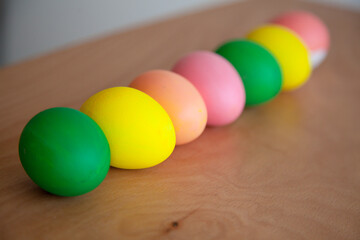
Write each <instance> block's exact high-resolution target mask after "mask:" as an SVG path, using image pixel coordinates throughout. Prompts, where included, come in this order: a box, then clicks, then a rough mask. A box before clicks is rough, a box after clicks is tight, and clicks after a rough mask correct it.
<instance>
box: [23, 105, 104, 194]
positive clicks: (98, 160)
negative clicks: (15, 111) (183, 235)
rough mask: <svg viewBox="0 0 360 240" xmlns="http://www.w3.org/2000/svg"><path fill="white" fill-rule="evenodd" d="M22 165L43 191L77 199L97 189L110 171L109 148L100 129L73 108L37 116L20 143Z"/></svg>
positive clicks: (25, 129) (52, 110)
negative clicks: (76, 197) (78, 196)
mask: <svg viewBox="0 0 360 240" xmlns="http://www.w3.org/2000/svg"><path fill="white" fill-rule="evenodd" d="M19 155H20V161H21V163H22V166H23V167H24V169H25V171H26V173H27V174H28V175H29V177H30V178H31V179H32V180H33V181H34V182H35V183H36V184H37V185H39V186H40V187H41V188H42V189H44V190H45V191H47V192H50V193H52V194H55V195H60V196H77V195H81V194H84V193H87V192H89V191H91V190H93V189H95V188H96V187H97V186H98V185H99V184H100V183H101V182H102V181H103V180H104V178H105V176H106V174H107V172H108V171H109V168H110V148H109V144H108V141H107V139H106V137H105V135H104V133H103V131H102V130H101V129H100V127H99V126H98V125H97V124H96V123H95V122H94V121H93V120H92V119H91V118H90V117H88V116H87V115H85V114H84V113H82V112H80V111H77V110H75V109H71V108H50V109H47V110H45V111H43V112H40V113H39V114H37V115H36V116H34V117H33V118H32V119H31V120H30V121H29V122H28V123H27V125H26V126H25V128H24V130H23V131H22V134H21V137H20V142H19Z"/></svg>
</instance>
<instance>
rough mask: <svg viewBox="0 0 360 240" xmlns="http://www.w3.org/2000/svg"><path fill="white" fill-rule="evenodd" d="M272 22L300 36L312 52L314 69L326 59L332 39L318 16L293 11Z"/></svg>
mask: <svg viewBox="0 0 360 240" xmlns="http://www.w3.org/2000/svg"><path fill="white" fill-rule="evenodd" d="M270 22H271V23H275V24H279V25H282V26H284V27H287V28H289V29H291V30H293V31H294V32H296V33H297V34H298V36H299V37H300V38H301V39H302V40H303V41H304V43H305V44H306V46H307V47H308V49H309V51H310V55H311V63H312V66H313V67H317V66H318V65H319V64H320V63H321V62H322V61H323V60H324V59H325V57H326V55H327V52H328V49H329V45H330V37H329V32H328V29H327V27H326V26H325V24H324V23H323V22H322V21H321V19H319V18H318V17H317V16H315V15H314V14H312V13H309V12H305V11H291V12H286V13H284V14H282V15H280V16H278V17H276V18H274V19H272V20H271V21H270Z"/></svg>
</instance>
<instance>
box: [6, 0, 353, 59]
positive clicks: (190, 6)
mask: <svg viewBox="0 0 360 240" xmlns="http://www.w3.org/2000/svg"><path fill="white" fill-rule="evenodd" d="M231 1H236V0H0V66H3V65H6V64H11V63H15V62H18V61H21V60H24V59H28V58H31V57H35V56H37V55H41V54H44V53H46V52H48V51H52V50H55V49H57V48H60V47H64V46H67V45H69V44H73V43H77V42H80V41H83V40H85V39H88V38H91V37H96V36H100V35H101V34H106V33H109V32H111V31H115V30H116V31H119V30H122V29H126V28H130V27H133V26H135V25H138V24H142V23H144V22H147V21H154V20H158V19H162V18H166V17H169V16H172V15H174V14H181V13H183V12H188V11H197V10H200V9H202V8H207V7H212V6H214V5H217V4H223V3H226V2H231ZM313 1H318V2H325V3H330V4H332V3H333V4H337V5H342V6H343V7H351V8H352V9H354V8H355V9H358V10H360V0H313Z"/></svg>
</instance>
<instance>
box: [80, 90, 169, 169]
mask: <svg viewBox="0 0 360 240" xmlns="http://www.w3.org/2000/svg"><path fill="white" fill-rule="evenodd" d="M81 111H82V112H83V113H85V114H87V115H88V116H90V117H91V118H92V119H93V120H95V122H97V124H98V125H99V126H100V127H101V129H102V130H103V131H104V133H105V136H106V137H107V139H108V141H109V145H110V152H111V163H110V164H111V166H113V167H117V168H125V169H141V168H148V167H152V166H155V165H157V164H159V163H161V162H163V161H164V160H165V159H166V158H167V157H169V156H170V154H171V153H172V151H173V150H174V147H175V131H174V127H173V124H172V122H171V119H170V117H169V115H168V114H167V113H166V111H165V110H164V109H163V108H162V107H161V106H160V104H158V103H157V102H156V101H155V100H154V99H152V98H151V97H150V96H148V95H147V94H145V93H143V92H141V91H139V90H136V89H133V88H129V87H114V88H108V89H105V90H102V91H101V92H98V93H96V94H95V95H93V96H91V97H90V98H89V99H88V100H87V101H86V102H85V103H84V104H83V105H82V107H81Z"/></svg>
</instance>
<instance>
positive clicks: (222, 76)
mask: <svg viewBox="0 0 360 240" xmlns="http://www.w3.org/2000/svg"><path fill="white" fill-rule="evenodd" d="M173 71H174V72H176V73H178V74H180V75H182V76H184V77H185V78H186V79H187V80H189V81H190V82H191V83H192V84H193V85H194V86H195V87H196V88H197V90H198V91H199V92H200V94H201V96H202V97H203V99H204V101H205V104H206V108H207V112H208V122H207V124H208V125H210V126H222V125H226V124H229V123H231V122H233V121H235V120H236V119H237V118H238V117H239V116H240V114H241V112H242V111H243V109H244V105H245V90H244V85H243V83H242V80H241V78H240V76H239V74H238V72H237V71H236V70H235V68H234V67H233V66H232V65H231V63H229V62H228V61H227V60H226V59H225V58H223V57H221V56H220V55H218V54H216V53H213V52H208V51H197V52H193V53H190V54H188V55H186V56H184V57H183V58H181V59H180V60H179V61H178V62H177V63H176V64H175V66H174V68H173Z"/></svg>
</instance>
